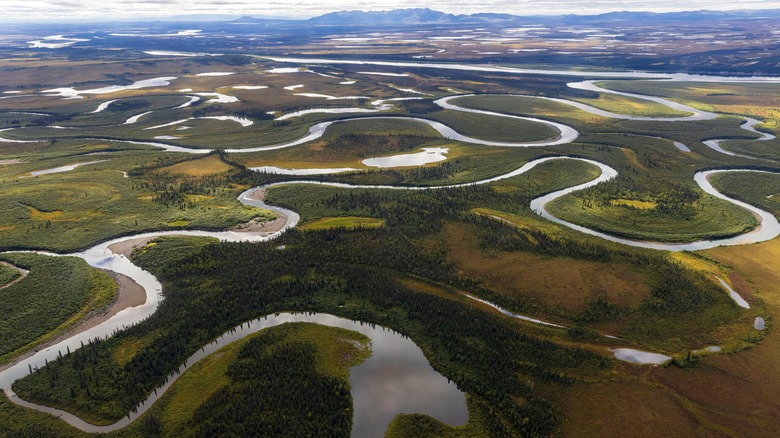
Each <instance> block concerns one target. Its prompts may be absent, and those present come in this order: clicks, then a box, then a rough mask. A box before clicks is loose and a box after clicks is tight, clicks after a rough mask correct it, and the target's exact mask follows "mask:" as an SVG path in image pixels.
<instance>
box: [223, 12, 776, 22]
mask: <svg viewBox="0 0 780 438" xmlns="http://www.w3.org/2000/svg"><path fill="white" fill-rule="evenodd" d="M756 18H780V9H765V10H743V11H707V10H703V11H685V12H665V13H655V12H625V11H624V12H609V13H605V14H599V15H573V14H571V15H560V16H551V15H529V16H520V15H511V14H495V13H479V14H471V15H455V14H448V13H444V12H440V11H436V10H433V9H428V8H411V9H395V10H391V11H340V12H331V13H327V14H324V15H320V16H318V17H314V18H310V19H308V20H285V21H287V22H297V21H303V22H305V23H308V24H311V25H321V26H385V25H388V26H389V25H393V26H398V25H418V24H434V25H436V24H439V25H447V24H489V23H507V24H510V23H514V24H524V23H543V22H551V21H554V22H556V23H559V24H587V23H609V22H637V21H654V22H658V21H663V22H674V21H684V22H691V21H711V20H724V19H726V20H727V19H756ZM269 21H280V20H278V19H268V18H255V17H249V16H245V17H241V18H239V19H237V20H235V22H237V23H245V24H249V23H261V22H262V23H267V22H269Z"/></svg>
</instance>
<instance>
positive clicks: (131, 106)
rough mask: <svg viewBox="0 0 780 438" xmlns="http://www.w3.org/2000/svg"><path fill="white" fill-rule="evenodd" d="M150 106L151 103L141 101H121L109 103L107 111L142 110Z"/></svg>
mask: <svg viewBox="0 0 780 438" xmlns="http://www.w3.org/2000/svg"><path fill="white" fill-rule="evenodd" d="M150 105H151V102H149V101H148V100H143V99H123V100H118V101H116V102H111V104H110V105H109V106H108V110H109V111H113V112H122V111H134V110H140V109H144V108H146V107H148V106H150Z"/></svg>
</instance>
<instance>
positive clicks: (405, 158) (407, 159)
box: [362, 148, 450, 167]
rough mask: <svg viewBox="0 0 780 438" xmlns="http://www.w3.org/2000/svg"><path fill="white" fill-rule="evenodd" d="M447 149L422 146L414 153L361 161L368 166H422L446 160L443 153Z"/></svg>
mask: <svg viewBox="0 0 780 438" xmlns="http://www.w3.org/2000/svg"><path fill="white" fill-rule="evenodd" d="M449 151H450V150H449V148H423V151H422V152H418V153H416V154H401V155H392V156H389V157H378V158H368V159H366V160H363V161H362V163H363V164H365V165H366V166H370V167H405V166H423V165H426V164H429V163H437V162H439V161H444V160H446V159H447V157H446V156H445V155H444V154H446V153H447V152H449Z"/></svg>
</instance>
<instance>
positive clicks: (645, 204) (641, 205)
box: [611, 199, 658, 210]
mask: <svg viewBox="0 0 780 438" xmlns="http://www.w3.org/2000/svg"><path fill="white" fill-rule="evenodd" d="M611 204H612V205H626V206H629V207H634V208H638V209H640V210H650V209H653V208H655V207H656V205H658V204H656V203H655V202H650V201H640V200H638V199H613V200H612V201H611Z"/></svg>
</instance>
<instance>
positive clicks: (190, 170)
mask: <svg viewBox="0 0 780 438" xmlns="http://www.w3.org/2000/svg"><path fill="white" fill-rule="evenodd" d="M232 168H233V167H232V166H230V165H229V164H227V163H225V162H224V161H222V160H221V159H220V158H219V156H218V155H209V156H207V157H204V158H198V159H195V160H189V161H184V162H181V163H177V164H174V165H172V166H167V167H163V168H162V169H160V170H158V172H160V173H170V174H175V175H186V176H195V177H198V176H206V175H214V174H218V173H224V172H227V171H229V170H230V169H232Z"/></svg>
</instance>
